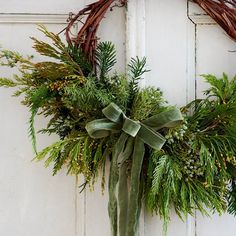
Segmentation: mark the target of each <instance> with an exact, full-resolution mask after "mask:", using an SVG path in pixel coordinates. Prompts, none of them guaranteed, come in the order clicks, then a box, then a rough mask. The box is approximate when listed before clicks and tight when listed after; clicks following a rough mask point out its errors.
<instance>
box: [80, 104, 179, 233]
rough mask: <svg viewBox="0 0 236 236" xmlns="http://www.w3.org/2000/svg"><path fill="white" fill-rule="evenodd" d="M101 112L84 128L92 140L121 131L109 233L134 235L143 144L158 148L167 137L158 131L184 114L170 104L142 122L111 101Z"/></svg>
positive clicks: (112, 176)
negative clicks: (102, 115)
mask: <svg viewBox="0 0 236 236" xmlns="http://www.w3.org/2000/svg"><path fill="white" fill-rule="evenodd" d="M102 112H103V114H104V116H105V117H106V118H104V119H97V120H94V121H91V122H89V123H88V124H87V125H86V127H85V128H86V130H87V132H88V134H89V135H90V136H91V137H92V138H95V139H96V138H104V137H108V136H110V135H111V134H114V133H117V134H120V137H119V139H118V141H117V142H116V144H115V146H114V148H113V152H112V161H111V167H110V177H109V204H108V211H109V217H110V221H111V231H112V234H111V235H112V236H117V235H118V233H119V235H120V236H135V232H136V229H137V223H138V219H139V213H140V191H141V189H140V178H141V171H142V165H143V158H144V154H145V144H146V145H147V146H149V147H151V148H153V149H155V150H160V149H161V148H162V146H163V145H164V143H165V141H166V140H165V138H164V137H163V136H162V135H161V134H160V133H158V132H157V131H158V130H160V129H161V128H172V127H175V126H177V125H179V124H181V122H182V120H183V117H182V114H181V112H180V110H179V109H177V108H175V107H173V108H171V109H169V110H167V111H164V112H161V113H159V114H157V115H155V116H152V117H150V118H148V119H146V120H144V121H142V122H140V121H134V120H132V119H130V118H128V117H126V116H125V114H124V112H123V111H122V110H121V109H120V108H119V107H118V106H117V105H116V104H114V103H111V104H110V105H109V106H107V107H106V108H104V109H103V110H102ZM128 159H132V167H131V180H130V189H128V184H127V179H128V174H127V172H128V162H127V160H128ZM128 190H129V191H128ZM117 192H118V196H117ZM118 213H119V215H118Z"/></svg>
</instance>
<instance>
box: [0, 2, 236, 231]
mask: <svg viewBox="0 0 236 236" xmlns="http://www.w3.org/2000/svg"><path fill="white" fill-rule="evenodd" d="M90 2H93V1H91V0H90V1H89V0H83V1H82V0H80V1H78V0H41V1H32V0H22V1H20V4H19V1H17V0H8V1H1V3H0V6H1V12H2V13H0V44H1V45H2V47H4V48H9V49H12V50H17V51H20V52H23V53H24V54H32V53H33V51H32V49H31V41H30V39H29V36H32V35H33V36H37V37H41V36H40V34H39V33H38V32H37V30H36V25H35V24H36V23H44V24H45V25H46V26H47V27H48V28H49V29H50V30H53V31H55V32H59V31H60V30H61V29H62V28H63V27H64V26H65V24H66V18H67V15H68V12H70V11H72V12H77V11H78V10H79V9H80V8H81V7H83V6H84V5H85V4H87V3H90ZM126 14H127V17H125V10H124V9H115V10H114V11H113V12H109V13H108V14H107V17H106V19H105V21H103V24H102V26H101V29H100V32H99V34H100V36H101V38H102V39H103V40H111V41H113V42H114V43H115V45H116V47H117V51H118V62H119V63H118V67H117V70H118V71H120V72H122V71H124V70H125V59H126V60H128V59H129V58H130V57H131V56H136V55H139V56H144V55H146V56H147V59H148V66H149V68H150V69H152V71H151V72H150V73H149V74H147V75H146V78H145V81H144V82H143V83H142V85H141V86H144V85H145V84H146V85H154V86H158V87H160V88H161V89H162V90H163V91H164V94H165V96H166V98H167V100H168V101H169V102H170V103H172V104H177V105H183V104H185V103H186V102H187V101H189V100H191V99H193V98H194V97H195V95H196V96H198V97H200V96H201V91H202V90H203V89H204V84H203V82H202V80H201V78H200V76H199V75H200V74H206V73H214V74H216V75H220V74H221V73H222V72H226V73H228V74H229V75H233V74H234V73H235V67H234V65H235V62H236V55H235V53H232V52H230V51H233V50H235V48H236V47H235V43H233V42H232V41H231V40H230V39H229V38H228V37H227V36H226V34H225V33H224V32H223V31H222V30H221V29H220V28H219V26H217V25H216V24H215V23H214V22H213V21H212V20H211V19H210V18H209V17H207V16H206V15H204V14H203V13H202V12H201V10H200V9H199V8H197V7H195V5H193V4H188V3H187V0H129V6H128V12H127V13H126ZM114 26H115V27H114ZM209 39H210V40H211V41H209ZM36 59H37V58H36ZM11 73H12V72H11V71H9V70H8V69H7V70H3V69H2V68H1V69H0V74H1V75H6V76H7V75H10V74H11ZM195 78H196V79H195ZM0 111H1V116H0V127H1V133H0V147H1V148H0V161H1V165H0V183H1V184H0V193H1V194H0V235H6V236H32V235H34V236H109V235H110V234H109V219H108V215H107V200H108V197H107V193H105V195H104V196H103V195H102V194H101V191H100V187H99V186H100V183H98V184H97V185H96V186H95V190H94V192H90V191H89V190H86V191H85V192H83V193H82V194H79V190H78V188H77V181H76V180H75V179H74V177H69V176H66V175H65V173H61V174H59V175H57V176H55V177H52V176H51V172H50V169H44V168H43V164H42V163H34V162H33V163H32V162H31V159H32V157H33V153H32V148H31V144H30V141H29V139H28V138H27V120H28V112H27V110H26V109H25V108H24V107H22V106H20V105H19V103H18V101H17V99H15V98H11V97H10V91H7V90H4V89H1V91H0ZM43 123H44V121H43V119H40V118H39V119H38V122H37V124H38V126H39V127H41V126H42V125H43ZM54 138H55V137H54ZM52 140H53V138H52V137H50V138H45V137H41V138H40V140H39V145H40V147H43V146H45V145H47V144H48V143H50V142H51V141H52ZM235 229H236V221H235V219H234V218H233V217H232V216H228V215H225V216H222V217H218V216H213V217H212V219H207V218H203V217H202V216H201V215H199V214H198V213H196V218H195V219H193V218H191V217H189V218H188V219H187V221H186V222H181V221H180V220H179V219H178V218H177V216H176V215H175V214H174V213H173V216H172V222H171V224H170V227H169V233H168V236H211V235H212V236H213V235H214V236H234V235H235V233H234V232H235ZM161 232H162V222H161V221H160V220H159V218H158V217H152V216H150V214H148V213H147V212H144V213H143V214H142V217H141V220H140V232H139V235H140V236H154V235H155V236H158V235H162V234H161Z"/></svg>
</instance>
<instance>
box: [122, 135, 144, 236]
mask: <svg viewBox="0 0 236 236" xmlns="http://www.w3.org/2000/svg"><path fill="white" fill-rule="evenodd" d="M144 152H145V147H144V143H143V141H142V140H141V139H140V138H138V137H137V138H136V139H135V144H134V152H133V162H132V169H131V180H130V196H129V207H128V222H127V231H126V234H124V235H125V236H134V235H135V232H136V229H137V224H138V220H139V192H140V174H141V170H142V164H143V158H144ZM124 235H121V234H120V236H124Z"/></svg>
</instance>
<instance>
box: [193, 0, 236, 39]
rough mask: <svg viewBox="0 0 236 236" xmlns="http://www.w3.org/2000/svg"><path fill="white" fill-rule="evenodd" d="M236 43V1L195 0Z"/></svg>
mask: <svg viewBox="0 0 236 236" xmlns="http://www.w3.org/2000/svg"><path fill="white" fill-rule="evenodd" d="M193 2H195V3H197V4H198V5H199V6H200V7H201V8H202V9H203V10H204V11H205V12H206V13H207V14H208V15H210V16H211V17H212V18H213V19H214V20H215V21H216V22H217V23H218V24H219V25H220V26H221V27H222V28H223V29H224V30H225V31H226V32H227V33H228V35H229V36H230V37H231V38H232V39H233V40H234V41H236V0H193Z"/></svg>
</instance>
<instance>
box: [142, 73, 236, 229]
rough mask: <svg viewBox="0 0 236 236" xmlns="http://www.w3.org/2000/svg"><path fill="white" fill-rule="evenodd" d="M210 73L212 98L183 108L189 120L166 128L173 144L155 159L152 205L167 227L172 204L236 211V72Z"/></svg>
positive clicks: (182, 208)
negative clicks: (229, 73)
mask: <svg viewBox="0 0 236 236" xmlns="http://www.w3.org/2000/svg"><path fill="white" fill-rule="evenodd" d="M204 78H205V79H206V81H207V83H209V85H210V88H209V89H208V90H207V91H206V92H205V93H206V95H207V97H206V98H205V99H201V100H195V101H193V102H191V103H190V104H188V105H187V106H185V107H183V108H182V111H183V112H184V114H185V122H184V124H183V125H182V126H180V127H178V128H175V129H172V130H169V131H168V132H167V133H166V138H167V143H166V144H165V146H164V148H163V149H162V150H161V151H158V152H152V155H151V160H150V162H149V167H148V175H147V176H148V181H147V183H148V184H147V186H146V187H147V191H146V192H147V194H146V204H147V207H148V208H149V209H151V210H152V211H156V212H157V213H159V214H160V215H161V216H163V218H164V220H165V226H166V225H167V223H168V221H169V219H170V218H169V215H170V208H171V207H172V206H173V207H174V208H175V210H176V212H177V214H178V215H179V216H180V217H183V216H186V215H187V214H193V213H194V211H195V209H198V210H200V211H201V212H202V213H203V214H206V215H208V214H209V210H212V212H215V211H217V212H219V213H222V212H224V211H225V210H226V209H227V204H228V207H229V208H228V211H229V212H230V213H232V214H235V212H236V211H235V210H236V208H235V177H236V176H235V173H236V158H235V154H236V133H235V131H236V129H235V128H236V127H235V125H236V122H235V121H236V120H235V118H236V103H235V101H236V100H235V98H236V90H235V86H236V77H234V78H233V79H231V80H230V79H229V78H228V77H227V76H226V75H225V74H224V75H223V77H222V78H220V79H218V78H216V77H214V76H212V75H204ZM227 199H228V200H227ZM164 229H165V230H166V227H165V228H164Z"/></svg>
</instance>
